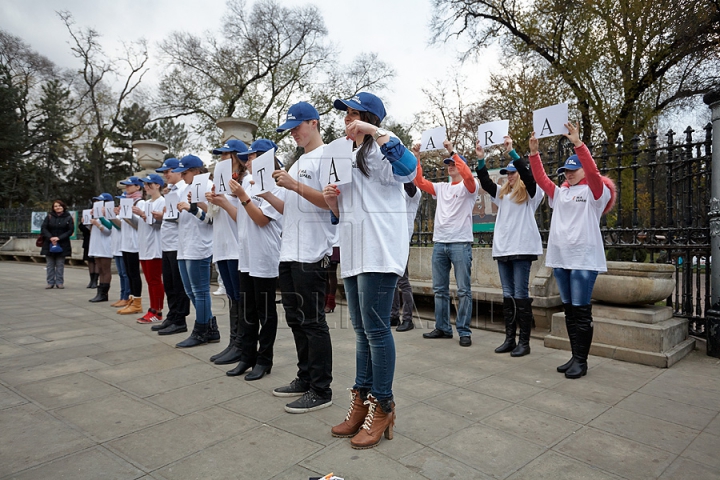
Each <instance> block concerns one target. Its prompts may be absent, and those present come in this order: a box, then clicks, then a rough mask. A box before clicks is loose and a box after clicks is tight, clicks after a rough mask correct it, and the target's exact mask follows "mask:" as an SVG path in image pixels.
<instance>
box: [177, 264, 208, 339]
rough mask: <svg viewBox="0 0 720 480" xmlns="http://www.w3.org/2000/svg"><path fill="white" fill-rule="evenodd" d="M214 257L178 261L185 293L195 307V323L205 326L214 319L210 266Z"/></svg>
mask: <svg viewBox="0 0 720 480" xmlns="http://www.w3.org/2000/svg"><path fill="white" fill-rule="evenodd" d="M211 263H212V257H207V258H203V259H201V260H178V265H179V266H180V276H181V277H182V282H183V287H185V293H186V294H187V296H188V298H189V299H190V301H191V302H192V304H193V306H194V307H195V323H198V324H200V325H205V324H207V323H210V319H211V318H212V316H213V315H212V301H211V300H210V265H211Z"/></svg>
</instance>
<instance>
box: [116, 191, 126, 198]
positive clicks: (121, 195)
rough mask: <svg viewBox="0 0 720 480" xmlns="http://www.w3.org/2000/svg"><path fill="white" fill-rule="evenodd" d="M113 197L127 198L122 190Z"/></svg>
mask: <svg viewBox="0 0 720 480" xmlns="http://www.w3.org/2000/svg"><path fill="white" fill-rule="evenodd" d="M115 198H127V195H125V192H123V193H121V194H120V195H116V196H115Z"/></svg>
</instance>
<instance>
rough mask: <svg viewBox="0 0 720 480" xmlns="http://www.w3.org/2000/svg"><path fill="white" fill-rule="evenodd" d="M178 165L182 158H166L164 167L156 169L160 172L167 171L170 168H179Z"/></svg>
mask: <svg viewBox="0 0 720 480" xmlns="http://www.w3.org/2000/svg"><path fill="white" fill-rule="evenodd" d="M178 165H180V160H178V159H177V158H166V159H165V162H163V164H162V167H160V168H156V169H155V171H156V172H158V173H162V172H167V171H168V170H172V169H174V168H177V167H178Z"/></svg>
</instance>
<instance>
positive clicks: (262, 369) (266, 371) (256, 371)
mask: <svg viewBox="0 0 720 480" xmlns="http://www.w3.org/2000/svg"><path fill="white" fill-rule="evenodd" d="M271 371H272V365H255V366H254V367H253V369H252V372H250V373H248V374H247V375H245V380H247V381H248V382H252V381H253V380H260V379H261V378H262V377H264V376H265V375H270V372H271Z"/></svg>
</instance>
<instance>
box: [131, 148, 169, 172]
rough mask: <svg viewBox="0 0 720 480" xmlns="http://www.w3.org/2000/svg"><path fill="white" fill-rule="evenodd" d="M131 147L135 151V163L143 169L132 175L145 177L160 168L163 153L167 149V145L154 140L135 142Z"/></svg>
mask: <svg viewBox="0 0 720 480" xmlns="http://www.w3.org/2000/svg"><path fill="white" fill-rule="evenodd" d="M132 145H133V148H134V149H135V150H137V154H136V158H137V161H138V163H139V164H140V166H141V167H142V168H143V169H142V170H141V171H139V172H135V173H134V174H133V175H135V176H137V177H146V176H148V175H149V174H151V173H155V169H157V168H160V167H161V166H162V164H163V158H164V157H165V151H166V150H167V149H168V146H167V144H165V143H163V142H157V141H155V140H135V141H134V142H133V144H132Z"/></svg>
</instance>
